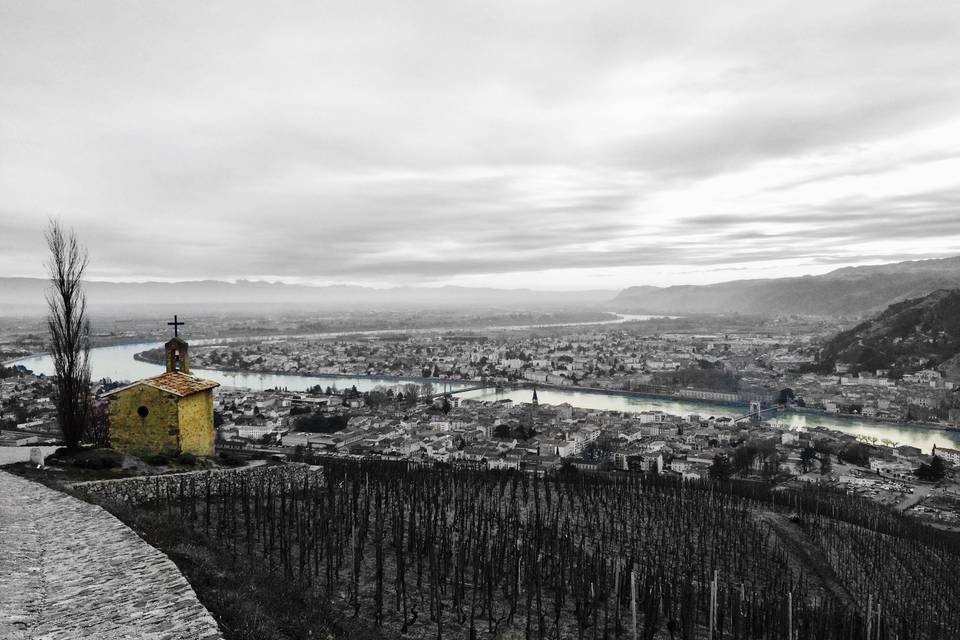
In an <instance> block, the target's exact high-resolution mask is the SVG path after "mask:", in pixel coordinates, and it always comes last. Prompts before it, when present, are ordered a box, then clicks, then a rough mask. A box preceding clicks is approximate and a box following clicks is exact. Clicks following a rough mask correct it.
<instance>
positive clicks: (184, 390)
mask: <svg viewBox="0 0 960 640" xmlns="http://www.w3.org/2000/svg"><path fill="white" fill-rule="evenodd" d="M138 384H146V385H150V386H151V387H155V388H157V389H160V390H161V391H165V392H167V393H172V394H173V395H175V396H180V397H181V398H183V397H185V396H191V395H193V394H195V393H200V392H201V391H206V390H207V389H213V388H215V387H219V386H220V383H219V382H214V381H213V380H206V379H204V378H198V377H197V376H192V375H190V374H188V373H183V372H182V371H167V372H166V373H161V374H160V375H158V376H153V377H151V378H144V379H143V380H139V381H137V382H134V383H133V384H131V385H128V386H126V387H122V388H120V389H114V390H113V391H111V392H110V393H108V394H106V395H113V394H115V393H117V392H119V391H123V390H125V389H129V388H131V387H135V386H137V385H138Z"/></svg>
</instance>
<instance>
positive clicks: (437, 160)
mask: <svg viewBox="0 0 960 640" xmlns="http://www.w3.org/2000/svg"><path fill="white" fill-rule="evenodd" d="M958 30H960V9H957V8H956V7H952V6H949V5H936V6H933V5H931V6H929V7H924V9H923V10H922V11H921V10H918V9H917V8H916V7H910V6H906V5H904V6H894V5H890V4H889V3H882V2H864V3H857V4H856V5H855V6H854V5H850V6H837V5H836V3H803V4H798V3H788V2H770V1H767V0H763V1H761V0H757V1H756V2H754V3H748V4H747V5H744V6H742V7H740V10H738V11H732V10H730V8H729V7H726V6H721V5H716V6H713V5H704V4H703V3H695V2H678V3H672V4H671V7H670V8H669V10H666V9H665V8H664V7H656V6H653V5H650V4H649V3H637V2H626V1H624V2H617V3H612V4H611V3H608V4H605V5H604V7H603V8H602V10H601V9H597V8H595V7H592V6H589V4H588V3H582V2H574V1H573V0H568V1H561V2H549V3H547V2H534V3H530V4H527V3H524V4H522V5H518V4H516V3H513V2H505V1H504V2H493V3H484V4H481V5H470V4H467V3H456V2H454V3H450V2H443V1H440V0H429V1H427V2H423V3H418V4H417V6H416V9H415V10H414V9H411V7H409V6H402V5H397V4H395V3H389V2H374V3H372V4H370V5H364V6H354V5H329V6H328V5H324V6H323V7H320V6H319V5H316V6H314V5H309V4H292V3H291V4H286V3H281V4H280V5H279V6H271V7H270V8H267V7H266V5H262V4H259V3H247V2H229V3H226V2H222V3H220V2H210V3H200V4H197V3H188V2H170V3H155V4H151V5H144V6H142V7H141V6H138V7H137V8H136V9H135V10H134V9H133V8H131V7H130V6H129V5H128V4H126V3H121V2H112V1H107V0H94V1H93V2H91V3H84V5H83V6H80V5H68V6H64V5H62V3H56V2H43V1H40V0H38V1H37V2H30V3H5V4H3V5H2V6H0V83H2V85H3V86H4V87H5V88H6V89H7V91H5V92H4V97H3V100H2V101H0V215H2V218H0V274H3V273H11V274H12V273H14V272H16V273H21V274H25V275H31V274H36V273H37V272H38V271H39V269H40V264H41V263H42V256H43V247H42V238H41V235H40V234H41V231H42V228H43V224H44V222H45V220H46V217H47V216H49V215H59V216H61V217H62V218H63V219H64V221H65V222H67V223H68V224H73V225H74V226H75V227H77V229H78V230H79V231H81V232H82V234H83V236H84V238H85V239H86V241H87V242H88V244H89V246H90V249H91V253H92V255H93V257H94V261H93V265H92V268H93V269H94V271H95V274H96V275H99V276H100V277H121V276H125V277H141V276H142V277H164V278H171V277H176V278H200V277H264V276H279V277H287V278H291V279H313V280H328V279H342V280H351V281H357V280H364V279H366V280H370V281H377V282H382V281H387V282H389V281H396V280H398V279H400V278H402V279H404V280H405V281H406V280H414V281H416V280H424V281H430V282H444V281H446V280H449V279H455V278H456V277H458V276H465V275H473V274H477V275H482V274H491V277H494V276H496V274H504V273H514V272H522V273H529V274H531V275H530V280H529V281H530V283H531V284H535V283H536V282H537V275H536V274H538V273H539V272H542V271H545V270H550V269H561V268H568V269H597V268H610V269H620V268H623V269H626V268H631V267H643V266H656V265H689V266H691V267H703V268H704V270H707V269H709V268H710V267H717V268H720V267H723V268H728V269H735V268H738V267H736V266H730V265H737V264H741V263H766V262H770V263H777V262H782V261H784V260H796V261H806V262H807V263H812V264H816V263H821V262H824V261H836V264H844V263H847V264H852V263H855V262H857V261H871V260H876V259H878V257H879V256H886V257H895V256H902V257H910V256H911V255H913V254H912V253H911V252H912V251H913V249H912V248H911V245H912V244H913V243H915V242H918V241H924V242H925V243H926V244H928V245H929V244H933V243H939V244H938V245H937V246H939V247H942V248H943V250H944V251H950V250H951V248H956V242H957V241H958V236H960V222H958V220H960V215H956V214H957V207H958V205H960V189H958V188H957V185H956V184H944V185H942V188H940V189H933V190H931V189H926V188H924V189H918V190H917V191H919V193H906V194H905V195H902V196H897V197H887V198H882V197H872V196H870V194H857V193H852V194H847V195H846V196H844V197H838V198H835V199H833V200H832V201H829V202H827V203H826V204H825V205H822V206H820V205H818V206H816V207H812V206H810V205H809V204H807V203H806V202H803V201H801V200H798V199H797V198H798V196H796V195H795V191H796V189H797V188H798V187H801V186H812V187H815V186H816V185H817V184H818V183H823V182H824V181H828V180H831V179H834V178H838V177H849V176H869V175H874V174H880V173H882V172H886V171H897V170H902V169H903V168H904V167H909V166H915V165H917V164H919V163H925V162H932V161H934V160H937V159H944V160H946V159H949V158H953V157H956V153H955V149H953V148H952V147H951V144H952V141H950V140H944V141H943V142H942V146H941V147H939V148H936V149H932V150H931V149H922V150H919V151H915V152H911V155H910V156H909V157H904V156H894V157H884V156H877V157H875V158H873V159H872V160H871V162H870V163H869V165H857V164H854V163H850V162H845V163H834V161H833V158H835V157H836V156H837V155H838V154H842V153H843V152H844V151H845V150H849V149H851V148H858V147H860V146H864V147H867V146H869V145H871V144H874V143H877V142H883V141H886V140H895V139H897V137H898V136H901V135H909V134H911V133H914V132H917V131H920V130H923V129H925V128H929V127H933V126H936V125H939V124H943V123H947V122H949V121H951V120H952V119H953V118H955V117H956V115H955V114H957V113H960V109H958V106H960V78H958V76H957V75H956V74H955V72H954V69H953V65H954V63H953V61H954V60H956V59H960V41H958V40H957V38H956V37H955V34H956V33H957V31H958ZM799 157H803V158H812V159H813V160H811V161H810V164H809V166H805V167H803V168H801V169H797V168H793V169H784V174H783V176H782V180H779V181H778V182H777V183H776V184H765V185H759V184H758V185H757V187H756V189H757V193H754V194H749V193H747V194H745V195H746V197H747V198H749V197H750V196H751V195H758V194H759V195H763V196H764V197H765V198H768V199H772V200H774V201H775V203H776V204H774V205H773V206H771V207H770V208H769V210H768V211H765V212H764V213H763V214H761V215H745V214H740V213H737V212H736V211H731V212H728V213H724V212H722V211H721V212H719V213H717V212H716V210H713V211H714V212H713V213H705V214H703V215H697V212H696V211H676V210H670V211H668V212H663V211H660V210H658V209H657V207H656V206H654V205H652V204H651V203H652V202H656V200H657V196H658V195H660V194H663V193H665V192H667V191H670V190H680V191H683V190H686V189H691V190H696V189H697V188H698V187H699V186H700V185H701V184H702V183H703V182H704V181H706V180H709V179H713V178H717V179H722V178H724V177H725V176H728V175H730V174H732V173H735V172H737V171H742V170H748V169H750V168H752V167H757V166H761V165H764V163H778V162H784V163H789V162H791V161H793V160H795V159H796V158H799ZM817 159H819V160H817ZM905 187H906V189H905V190H906V191H907V192H910V191H913V189H910V188H909V187H910V185H905ZM748 209H749V207H746V206H745V207H744V210H748ZM786 223H790V224H791V225H797V226H799V227H800V228H799V229H793V228H790V229H787V228H786V227H785V225H786ZM878 242H883V243H885V246H884V247H881V248H878V247H876V246H873V245H874V244H876V243H878Z"/></svg>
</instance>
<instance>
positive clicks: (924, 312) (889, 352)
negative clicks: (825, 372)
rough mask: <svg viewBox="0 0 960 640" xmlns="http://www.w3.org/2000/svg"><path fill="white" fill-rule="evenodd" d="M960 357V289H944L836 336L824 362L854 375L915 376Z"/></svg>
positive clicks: (822, 354) (893, 307) (822, 355)
mask: <svg viewBox="0 0 960 640" xmlns="http://www.w3.org/2000/svg"><path fill="white" fill-rule="evenodd" d="M958 354H960V289H950V290H947V289H940V290H937V291H934V292H933V293H930V294H928V295H926V296H924V297H922V298H915V299H912V300H904V301H903V302H898V303H897V304H894V305H891V306H890V307H888V308H887V309H886V310H885V311H883V312H882V313H880V314H879V315H877V316H876V317H874V318H871V319H870V320H867V321H866V322H863V323H861V324H859V325H857V326H855V327H853V328H852V329H849V330H847V331H843V332H841V333H839V334H837V335H836V336H834V337H833V338H832V339H831V340H830V341H829V342H827V343H826V345H824V347H823V349H822V350H821V352H820V363H821V365H822V366H823V367H824V368H825V369H827V368H829V369H831V370H832V369H833V368H834V365H835V364H836V363H838V362H840V363H847V364H849V365H851V368H852V369H853V370H856V371H859V370H866V371H873V370H876V369H895V370H899V371H902V372H912V371H916V370H919V369H923V368H933V367H938V366H941V365H943V364H945V363H948V366H949V363H950V362H951V361H952V360H953V359H954V358H956V357H957V356H958Z"/></svg>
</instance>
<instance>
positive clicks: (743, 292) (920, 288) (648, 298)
mask: <svg viewBox="0 0 960 640" xmlns="http://www.w3.org/2000/svg"><path fill="white" fill-rule="evenodd" d="M957 286H960V256H957V257H953V258H943V259H939V260H916V261H910V262H897V263H893V264H885V265H879V266H868V267H846V268H843V269H837V270H836V271H831V272H830V273H827V274H824V275H820V276H802V277H797V278H776V279H763V280H734V281H731V282H722V283H719V284H711V285H702V286H674V287H649V286H643V287H630V288H629V289H625V290H624V291H622V292H621V293H620V294H619V295H618V296H617V297H616V298H615V299H614V310H616V311H634V312H642V313H667V314H692V313H747V314H802V315H815V316H833V317H838V316H848V317H860V316H866V315H870V314H873V313H877V312H879V311H881V310H883V309H885V308H886V307H887V306H888V305H890V304H893V303H895V302H898V301H900V300H905V299H908V298H916V297H919V296H924V295H926V294H928V293H930V292H931V291H934V290H937V289H952V288H954V287H957Z"/></svg>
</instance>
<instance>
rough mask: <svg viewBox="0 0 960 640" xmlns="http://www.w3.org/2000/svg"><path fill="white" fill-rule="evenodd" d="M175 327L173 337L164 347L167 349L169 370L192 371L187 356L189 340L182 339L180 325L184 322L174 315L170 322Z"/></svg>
mask: <svg viewBox="0 0 960 640" xmlns="http://www.w3.org/2000/svg"><path fill="white" fill-rule="evenodd" d="M167 324H168V325H170V326H172V327H173V338H171V339H170V341H169V342H167V344H165V345H164V348H165V349H166V350H167V372H170V371H179V372H180V373H190V359H189V358H188V357H187V348H188V345H187V342H186V340H182V339H180V331H179V329H180V327H182V326H183V324H184V323H183V322H180V321H179V320H178V319H177V316H173V322H168V323H167Z"/></svg>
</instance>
